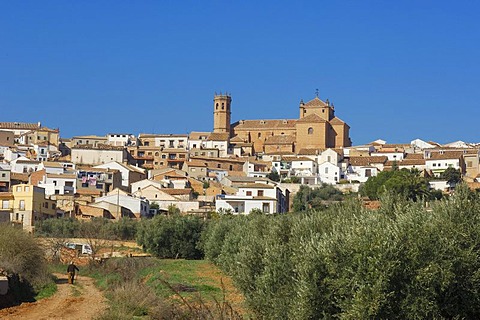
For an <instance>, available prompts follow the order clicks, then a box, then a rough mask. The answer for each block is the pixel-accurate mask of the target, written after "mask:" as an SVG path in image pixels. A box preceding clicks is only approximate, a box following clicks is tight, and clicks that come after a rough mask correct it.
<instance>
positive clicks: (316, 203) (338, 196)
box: [293, 183, 343, 211]
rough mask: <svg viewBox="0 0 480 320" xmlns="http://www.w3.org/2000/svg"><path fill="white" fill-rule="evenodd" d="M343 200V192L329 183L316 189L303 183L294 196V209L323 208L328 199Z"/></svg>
mask: <svg viewBox="0 0 480 320" xmlns="http://www.w3.org/2000/svg"><path fill="white" fill-rule="evenodd" d="M341 200H343V193H342V192H341V191H340V190H338V189H336V188H335V187H333V186H331V185H329V184H326V183H324V184H322V186H321V187H317V188H314V189H312V188H310V187H309V186H306V185H302V186H300V189H299V190H298V192H297V193H296V194H295V197H294V198H293V210H294V211H305V210H308V209H322V208H324V207H325V202H326V201H341Z"/></svg>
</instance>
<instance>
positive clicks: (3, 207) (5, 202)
mask: <svg viewBox="0 0 480 320" xmlns="http://www.w3.org/2000/svg"><path fill="white" fill-rule="evenodd" d="M8 208H10V201H8V200H3V201H2V209H8Z"/></svg>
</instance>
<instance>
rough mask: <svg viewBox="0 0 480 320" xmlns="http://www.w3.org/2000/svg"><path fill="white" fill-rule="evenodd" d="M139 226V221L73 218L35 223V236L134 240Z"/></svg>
mask: <svg viewBox="0 0 480 320" xmlns="http://www.w3.org/2000/svg"><path fill="white" fill-rule="evenodd" d="M137 225H138V221H137V220H134V219H128V218H122V219H120V220H119V221H115V222H114V221H112V220H109V219H104V218H93V219H91V220H89V221H79V220H76V219H71V218H62V219H46V220H39V221H37V222H36V223H35V234H36V235H37V236H41V237H52V238H94V239H108V240H134V239H135V237H136V233H137Z"/></svg>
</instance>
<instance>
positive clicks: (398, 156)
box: [370, 150, 405, 161]
mask: <svg viewBox="0 0 480 320" xmlns="http://www.w3.org/2000/svg"><path fill="white" fill-rule="evenodd" d="M370 155H371V156H372V157H387V159H388V160H390V161H402V160H403V159H404V157H405V153H404V151H403V150H398V151H394V150H391V151H383V150H378V151H375V152H372V153H370Z"/></svg>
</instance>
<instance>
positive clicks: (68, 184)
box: [38, 173, 77, 196]
mask: <svg viewBox="0 0 480 320" xmlns="http://www.w3.org/2000/svg"><path fill="white" fill-rule="evenodd" d="M38 187H40V188H43V189H45V195H47V196H50V195H54V194H61V195H63V194H72V195H73V194H75V193H76V192H77V175H76V174H57V173H45V174H44V176H43V179H42V180H40V181H38Z"/></svg>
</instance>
